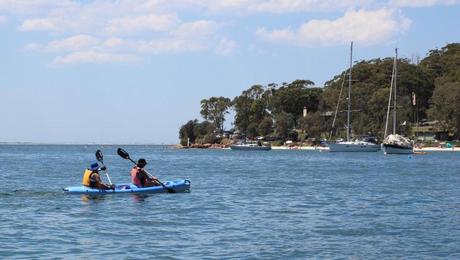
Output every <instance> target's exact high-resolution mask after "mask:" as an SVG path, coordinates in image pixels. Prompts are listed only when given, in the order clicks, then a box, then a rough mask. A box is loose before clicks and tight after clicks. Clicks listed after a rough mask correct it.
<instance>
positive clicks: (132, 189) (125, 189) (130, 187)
mask: <svg viewBox="0 0 460 260" xmlns="http://www.w3.org/2000/svg"><path fill="white" fill-rule="evenodd" d="M163 184H164V185H165V186H166V187H168V188H171V189H173V190H174V191H175V192H188V191H190V184H191V183H190V181H189V180H175V181H167V182H164V183H163ZM63 190H64V193H68V194H100V195H102V194H112V193H168V191H167V190H166V189H165V188H164V187H163V186H154V187H145V188H139V187H137V186H136V185H134V184H120V185H115V189H113V190H112V189H110V190H100V189H93V188H89V187H86V186H74V187H67V188H64V189H63Z"/></svg>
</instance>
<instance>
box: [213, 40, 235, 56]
mask: <svg viewBox="0 0 460 260" xmlns="http://www.w3.org/2000/svg"><path fill="white" fill-rule="evenodd" d="M235 47H236V42H235V41H233V40H229V39H227V38H222V39H221V40H220V42H219V44H218V45H217V47H216V49H215V52H216V53H217V54H218V55H222V56H227V55H230V54H231V53H232V52H233V50H234V49H235Z"/></svg>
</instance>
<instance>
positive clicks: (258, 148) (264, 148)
mask: <svg viewBox="0 0 460 260" xmlns="http://www.w3.org/2000/svg"><path fill="white" fill-rule="evenodd" d="M230 149H232V150H238V151H270V150H271V149H272V148H271V147H270V146H247V145H231V146H230Z"/></svg>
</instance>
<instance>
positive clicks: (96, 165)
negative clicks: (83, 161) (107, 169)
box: [89, 163, 99, 171]
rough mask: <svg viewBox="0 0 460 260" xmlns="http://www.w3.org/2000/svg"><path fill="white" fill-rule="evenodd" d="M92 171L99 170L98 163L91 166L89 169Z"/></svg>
mask: <svg viewBox="0 0 460 260" xmlns="http://www.w3.org/2000/svg"><path fill="white" fill-rule="evenodd" d="M89 169H90V170H91V171H96V170H98V169H99V164H98V163H92V164H91V166H90V167H89Z"/></svg>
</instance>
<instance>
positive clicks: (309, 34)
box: [256, 9, 411, 46]
mask: <svg viewBox="0 0 460 260" xmlns="http://www.w3.org/2000/svg"><path fill="white" fill-rule="evenodd" d="M410 25H411V21H410V20H409V19H407V18H405V17H403V16H402V15H400V14H399V13H398V12H397V11H394V10H391V9H381V10H376V11H365V10H360V11H348V12H346V13H345V15H344V16H343V17H340V18H338V19H336V20H310V21H308V22H306V23H304V24H302V25H301V26H300V27H299V29H298V30H296V31H293V30H291V29H290V28H284V29H276V30H272V31H269V30H267V29H265V28H259V29H258V30H257V31H256V34H257V35H258V36H260V37H262V38H264V39H266V40H268V41H273V42H284V43H289V44H298V45H303V46H318V45H321V46H329V45H337V44H343V43H348V42H350V41H356V42H358V43H360V44H365V45H372V44H379V43H385V42H387V41H390V40H393V39H394V37H397V36H398V35H399V34H401V33H403V32H405V31H406V30H408V29H409V28H410Z"/></svg>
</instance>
